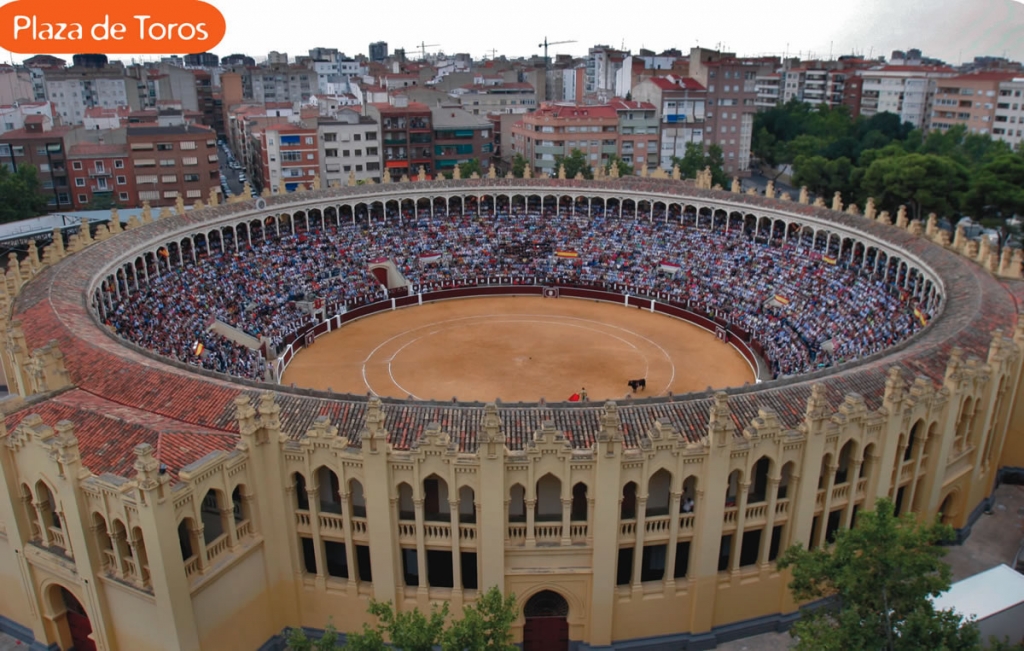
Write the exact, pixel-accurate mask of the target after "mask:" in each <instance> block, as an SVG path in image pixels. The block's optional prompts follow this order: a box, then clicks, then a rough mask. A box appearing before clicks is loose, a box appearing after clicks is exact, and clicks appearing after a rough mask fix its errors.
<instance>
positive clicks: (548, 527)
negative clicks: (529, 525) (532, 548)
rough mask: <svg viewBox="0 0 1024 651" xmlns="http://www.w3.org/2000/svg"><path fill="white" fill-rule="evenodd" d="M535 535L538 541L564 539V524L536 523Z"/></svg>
mask: <svg viewBox="0 0 1024 651" xmlns="http://www.w3.org/2000/svg"><path fill="white" fill-rule="evenodd" d="M533 536H534V538H536V539H537V542H538V543H547V544H550V543H557V542H561V540H562V525H561V523H559V524H534V525H533Z"/></svg>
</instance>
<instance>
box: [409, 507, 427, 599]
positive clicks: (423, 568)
mask: <svg viewBox="0 0 1024 651" xmlns="http://www.w3.org/2000/svg"><path fill="white" fill-rule="evenodd" d="M412 502H413V504H414V505H415V508H416V570H417V571H418V572H419V590H418V591H419V592H420V593H421V594H422V595H424V596H426V594H427V592H428V590H429V587H430V585H429V579H428V578H427V576H428V575H427V543H426V539H425V538H424V527H423V498H422V497H417V498H413V501H412Z"/></svg>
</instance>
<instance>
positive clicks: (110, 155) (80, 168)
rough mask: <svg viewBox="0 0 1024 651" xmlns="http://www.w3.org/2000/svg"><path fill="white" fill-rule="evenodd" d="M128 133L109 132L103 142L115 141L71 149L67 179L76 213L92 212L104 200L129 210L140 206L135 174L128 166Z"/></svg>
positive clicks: (129, 154) (119, 130)
mask: <svg viewBox="0 0 1024 651" xmlns="http://www.w3.org/2000/svg"><path fill="white" fill-rule="evenodd" d="M126 131H127V130H126V129H118V130H112V131H106V132H105V133H104V139H105V140H109V141H112V142H103V143H79V144H75V145H71V146H70V147H69V148H68V156H67V160H68V177H69V178H70V180H71V192H72V193H73V196H72V199H73V201H74V206H75V209H76V210H89V209H90V207H91V206H92V205H94V202H101V201H110V202H112V203H115V204H118V205H121V206H124V207H126V208H136V207H138V206H139V205H140V204H139V203H138V192H137V191H136V189H135V174H133V173H132V171H131V169H130V167H129V166H130V163H131V150H130V149H129V148H128V142H127V132H126ZM118 140H119V141H120V142H113V141H118Z"/></svg>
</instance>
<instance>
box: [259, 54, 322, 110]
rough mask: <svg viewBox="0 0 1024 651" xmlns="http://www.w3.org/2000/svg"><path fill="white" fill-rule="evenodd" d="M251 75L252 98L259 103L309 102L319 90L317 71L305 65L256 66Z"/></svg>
mask: <svg viewBox="0 0 1024 651" xmlns="http://www.w3.org/2000/svg"><path fill="white" fill-rule="evenodd" d="M285 56H287V55H285ZM250 76H251V79H252V98H253V101H255V102H258V103H269V102H307V101H309V98H310V97H312V96H313V95H314V94H316V93H317V92H319V87H318V80H317V73H316V72H314V71H313V70H310V69H309V68H306V67H304V66H295V65H292V66H284V65H277V66H272V67H267V68H254V69H252V70H251V72H250Z"/></svg>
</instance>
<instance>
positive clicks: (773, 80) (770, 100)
mask: <svg viewBox="0 0 1024 651" xmlns="http://www.w3.org/2000/svg"><path fill="white" fill-rule="evenodd" d="M784 87H785V82H784V80H783V74H782V73H779V72H764V73H761V74H758V75H756V76H755V77H754V92H755V93H757V97H755V98H754V106H755V107H757V110H758V111H765V110H768V109H770V108H775V107H776V106H778V105H779V104H782V103H783V99H782V98H783V97H784V92H783V88H784Z"/></svg>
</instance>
